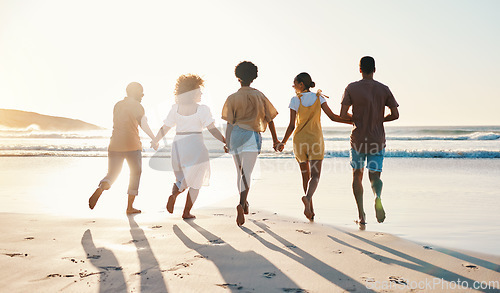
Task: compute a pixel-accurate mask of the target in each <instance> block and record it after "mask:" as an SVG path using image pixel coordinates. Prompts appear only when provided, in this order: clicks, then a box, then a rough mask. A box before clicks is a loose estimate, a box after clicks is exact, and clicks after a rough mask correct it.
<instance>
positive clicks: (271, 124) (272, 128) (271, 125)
mask: <svg viewBox="0 0 500 293" xmlns="http://www.w3.org/2000/svg"><path fill="white" fill-rule="evenodd" d="M267 124H268V125H269V131H271V136H272V137H273V149H274V150H276V147H277V146H278V144H279V143H280V141H279V140H278V136H277V135H276V127H275V126H274V121H273V120H271V121H269V122H268V123H267Z"/></svg>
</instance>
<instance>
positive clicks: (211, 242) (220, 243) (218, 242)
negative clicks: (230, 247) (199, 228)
mask: <svg viewBox="0 0 500 293" xmlns="http://www.w3.org/2000/svg"><path fill="white" fill-rule="evenodd" d="M208 242H209V243H210V244H212V245H222V244H226V242H224V240H222V239H220V238H218V239H214V240H209V241H208Z"/></svg>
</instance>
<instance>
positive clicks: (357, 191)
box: [352, 169, 366, 225]
mask: <svg viewBox="0 0 500 293" xmlns="http://www.w3.org/2000/svg"><path fill="white" fill-rule="evenodd" d="M363 170H364V169H354V170H353V173H352V174H353V178H352V191H353V193H354V199H355V200H356V205H357V207H358V218H359V223H360V224H363V225H364V224H366V216H365V210H364V208H363Z"/></svg>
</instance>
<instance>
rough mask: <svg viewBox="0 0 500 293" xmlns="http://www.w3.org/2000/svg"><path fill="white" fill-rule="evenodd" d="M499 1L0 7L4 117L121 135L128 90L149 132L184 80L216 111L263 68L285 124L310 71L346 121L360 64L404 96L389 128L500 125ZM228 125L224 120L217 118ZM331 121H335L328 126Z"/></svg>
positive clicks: (265, 87) (259, 84) (265, 86)
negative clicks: (297, 87) (26, 114)
mask: <svg viewBox="0 0 500 293" xmlns="http://www.w3.org/2000/svg"><path fill="white" fill-rule="evenodd" d="M498 11H500V2H498V1H480V2H477V1H455V0H448V1H438V2H436V1H418V2H416V1H414V2H411V1H384V2H353V1H350V2H347V1H312V2H306V1H252V2H251V4H250V5H248V3H246V2H239V1H229V0H228V1H175V2H165V1H147V2H133V1H105V2H102V1H85V2H78V3H77V2H73V1H22V2H21V1H14V0H12V1H9V0H6V1H1V2H0V43H1V44H2V46H0V64H1V66H0V88H1V89H2V93H1V95H2V104H1V106H0V108H8V109H19V110H28V111H34V112H39V113H43V114H48V115H56V116H64V117H70V118H76V119H81V120H84V121H87V122H91V123H94V124H97V125H100V126H103V127H106V128H111V126H112V115H111V114H112V107H113V105H114V104H115V103H116V102H117V101H118V100H120V99H121V98H123V96H124V95H125V87H126V85H127V84H128V83H129V82H131V81H137V82H140V83H141V84H142V85H143V86H144V92H145V96H144V100H143V105H144V106H145V109H146V114H147V115H148V116H149V117H150V120H151V122H152V123H151V124H152V125H153V126H158V125H159V123H160V121H161V120H162V119H163V118H164V117H163V116H164V115H165V114H166V113H163V112H161V111H159V110H158V109H159V107H158V106H159V105H164V104H170V103H173V101H174V99H173V89H174V84H175V80H176V78H177V77H178V76H179V75H181V74H184V73H195V74H199V75H200V76H202V77H203V78H204V79H205V80H206V89H205V91H204V92H205V96H204V98H203V99H204V102H205V103H207V104H209V105H210V107H211V108H212V112H213V113H214V116H215V117H216V118H217V117H220V110H221V108H222V105H223V103H224V101H225V99H226V97H227V96H228V95H229V94H231V93H232V92H234V91H235V90H236V89H237V88H238V87H239V84H238V82H237V80H236V78H235V77H234V67H235V65H236V64H237V63H238V62H240V61H243V60H250V61H252V62H254V63H255V64H256V65H257V66H258V67H259V77H258V78H257V79H256V81H255V82H254V84H253V86H255V87H256V88H258V89H260V90H261V91H262V92H264V94H266V96H267V97H268V98H269V99H270V100H271V101H272V102H273V104H274V105H275V106H276V108H277V109H278V111H279V112H280V113H281V115H278V117H277V119H276V123H277V124H278V125H279V126H285V125H286V124H287V122H288V109H287V108H288V103H289V101H290V98H291V97H292V96H293V94H294V92H293V89H292V87H291V86H292V82H293V78H294V76H295V75H297V74H298V73H300V72H303V71H306V72H308V73H310V74H311V76H312V78H313V80H314V81H315V82H316V84H317V87H316V89H321V90H323V92H324V93H325V94H327V95H328V96H330V97H331V99H329V100H328V102H329V105H330V107H331V108H332V110H333V111H334V112H335V113H338V112H339V110H340V99H341V97H342V94H343V91H344V88H345V86H346V85H347V84H348V83H350V82H352V81H355V80H358V79H360V74H359V72H358V62H359V59H360V58H361V57H362V56H365V55H370V56H373V57H374V58H375V60H376V67H377V72H376V74H375V79H376V80H379V81H381V82H382V83H384V84H386V85H388V86H389V87H390V89H391V90H392V92H393V93H394V95H395V97H396V99H397V100H398V102H399V104H400V105H401V107H400V112H401V119H400V120H398V121H396V122H394V123H393V124H392V125H395V126H397V125H499V124H500V118H499V116H498V113H497V111H498V109H499V108H500V101H499V99H498V93H499V92H500V83H498V82H497V80H498V77H499V73H498V72H499V71H498V68H497V67H498V65H499V64H500V54H498V52H500V39H499V38H498V37H497V36H498V35H499V33H500V21H499V18H498V17H497V15H496V14H497V12H498ZM219 122H220V119H219ZM329 126H333V125H329Z"/></svg>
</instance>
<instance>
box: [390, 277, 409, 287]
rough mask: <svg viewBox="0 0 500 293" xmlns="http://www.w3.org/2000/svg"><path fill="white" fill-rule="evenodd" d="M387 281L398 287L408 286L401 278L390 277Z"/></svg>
mask: <svg viewBox="0 0 500 293" xmlns="http://www.w3.org/2000/svg"><path fill="white" fill-rule="evenodd" d="M389 281H390V282H393V283H396V284H398V285H408V284H407V283H406V280H405V279H403V278H401V277H396V276H390V277H389Z"/></svg>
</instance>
